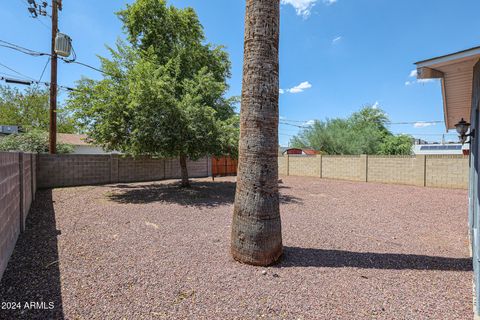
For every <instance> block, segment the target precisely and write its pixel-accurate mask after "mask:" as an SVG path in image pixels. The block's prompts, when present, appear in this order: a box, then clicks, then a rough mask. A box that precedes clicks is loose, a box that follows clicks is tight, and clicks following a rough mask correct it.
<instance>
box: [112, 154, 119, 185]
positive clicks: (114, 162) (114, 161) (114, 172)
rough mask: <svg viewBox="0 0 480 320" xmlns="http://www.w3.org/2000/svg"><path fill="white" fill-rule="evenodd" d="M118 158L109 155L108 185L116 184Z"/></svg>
mask: <svg viewBox="0 0 480 320" xmlns="http://www.w3.org/2000/svg"><path fill="white" fill-rule="evenodd" d="M118 176H119V174H118V157H117V156H116V155H114V154H110V183H118Z"/></svg>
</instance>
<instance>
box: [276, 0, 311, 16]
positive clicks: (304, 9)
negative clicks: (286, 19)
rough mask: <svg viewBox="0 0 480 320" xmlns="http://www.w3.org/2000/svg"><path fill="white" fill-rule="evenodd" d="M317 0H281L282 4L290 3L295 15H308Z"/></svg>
mask: <svg viewBox="0 0 480 320" xmlns="http://www.w3.org/2000/svg"><path fill="white" fill-rule="evenodd" d="M316 2H317V0H282V4H290V5H292V6H293V7H294V8H295V11H296V12H297V15H299V16H303V17H304V18H306V17H308V16H309V15H310V13H311V10H312V8H313V6H314V5H315V3H316Z"/></svg>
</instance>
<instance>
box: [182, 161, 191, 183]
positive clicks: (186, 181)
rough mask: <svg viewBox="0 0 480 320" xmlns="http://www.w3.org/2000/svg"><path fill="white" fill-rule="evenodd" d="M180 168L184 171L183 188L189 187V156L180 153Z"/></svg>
mask: <svg viewBox="0 0 480 320" xmlns="http://www.w3.org/2000/svg"><path fill="white" fill-rule="evenodd" d="M180 170H181V173H182V184H181V186H182V188H189V187H190V181H189V180H188V169H187V157H186V156H185V155H180Z"/></svg>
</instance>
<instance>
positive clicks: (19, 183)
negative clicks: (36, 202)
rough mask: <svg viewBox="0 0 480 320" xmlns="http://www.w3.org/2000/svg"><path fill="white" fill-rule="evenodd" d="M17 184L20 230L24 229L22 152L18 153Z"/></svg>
mask: <svg viewBox="0 0 480 320" xmlns="http://www.w3.org/2000/svg"><path fill="white" fill-rule="evenodd" d="M18 179H19V181H18V186H19V191H20V196H19V200H20V206H19V207H20V232H24V231H25V223H24V219H23V216H24V215H25V212H24V205H23V202H24V197H25V190H24V189H25V186H24V185H23V152H19V153H18Z"/></svg>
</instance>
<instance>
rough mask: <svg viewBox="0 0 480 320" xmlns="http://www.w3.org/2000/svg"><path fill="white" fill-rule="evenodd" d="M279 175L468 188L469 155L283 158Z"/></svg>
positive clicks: (281, 158)
mask: <svg viewBox="0 0 480 320" xmlns="http://www.w3.org/2000/svg"><path fill="white" fill-rule="evenodd" d="M278 163H279V174H280V175H292V176H315V177H321V178H328V179H341V180H351V181H368V182H378V183H393V184H406V185H415V186H428V187H440V188H461V189H467V188H468V172H469V169H468V167H469V163H468V157H467V156H366V155H361V156H316V157H309V156H292V155H290V156H282V157H279V159H278Z"/></svg>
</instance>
